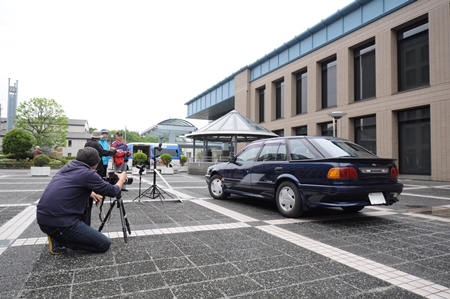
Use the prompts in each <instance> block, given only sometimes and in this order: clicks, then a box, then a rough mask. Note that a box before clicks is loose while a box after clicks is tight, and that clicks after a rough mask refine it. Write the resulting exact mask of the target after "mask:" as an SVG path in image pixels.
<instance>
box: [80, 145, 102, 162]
mask: <svg viewBox="0 0 450 299" xmlns="http://www.w3.org/2000/svg"><path fill="white" fill-rule="evenodd" d="M77 160H78V161H81V162H84V163H86V164H87V165H89V166H94V165H95V164H97V163H98V162H100V156H99V155H98V152H97V150H96V149H95V148H93V147H85V148H82V149H80V150H78V153H77Z"/></svg>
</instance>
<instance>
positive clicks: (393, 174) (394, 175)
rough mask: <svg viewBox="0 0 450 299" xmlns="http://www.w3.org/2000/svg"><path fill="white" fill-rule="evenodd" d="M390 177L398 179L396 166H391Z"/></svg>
mask: <svg viewBox="0 0 450 299" xmlns="http://www.w3.org/2000/svg"><path fill="white" fill-rule="evenodd" d="M391 178H394V179H398V168H397V167H395V166H393V167H392V168H391Z"/></svg>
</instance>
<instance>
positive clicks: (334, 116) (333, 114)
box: [328, 111, 347, 137]
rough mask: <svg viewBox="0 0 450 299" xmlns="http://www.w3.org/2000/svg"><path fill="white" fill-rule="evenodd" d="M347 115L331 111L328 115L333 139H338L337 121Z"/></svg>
mask: <svg viewBox="0 0 450 299" xmlns="http://www.w3.org/2000/svg"><path fill="white" fill-rule="evenodd" d="M346 115H347V113H345V112H342V111H333V112H331V113H328V116H331V118H332V120H333V137H338V136H337V135H338V134H337V120H338V119H341V118H342V117H343V116H346Z"/></svg>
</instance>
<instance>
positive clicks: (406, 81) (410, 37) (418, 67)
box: [397, 19, 430, 91]
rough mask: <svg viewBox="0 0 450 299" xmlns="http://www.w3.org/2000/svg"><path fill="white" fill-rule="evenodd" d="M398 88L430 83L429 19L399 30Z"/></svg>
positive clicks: (407, 88)
mask: <svg viewBox="0 0 450 299" xmlns="http://www.w3.org/2000/svg"><path fill="white" fill-rule="evenodd" d="M397 37H398V47H397V48H398V84H399V86H398V90H399V91H403V90H409V89H413V88H417V87H420V86H427V85H429V84H430V57H429V56H430V55H429V36H428V19H427V20H423V21H421V22H418V23H416V24H414V25H412V26H409V27H407V28H405V29H403V30H400V31H398V35H397Z"/></svg>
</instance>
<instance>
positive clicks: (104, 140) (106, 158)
mask: <svg viewBox="0 0 450 299" xmlns="http://www.w3.org/2000/svg"><path fill="white" fill-rule="evenodd" d="M100 132H101V133H102V137H101V138H100V139H99V141H98V143H100V145H101V146H102V148H103V149H104V150H105V151H109V143H108V134H109V132H108V130H106V129H102V130H101V131H100ZM101 158H102V163H103V175H102V177H106V174H107V173H108V163H109V159H111V156H102V157H101Z"/></svg>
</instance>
